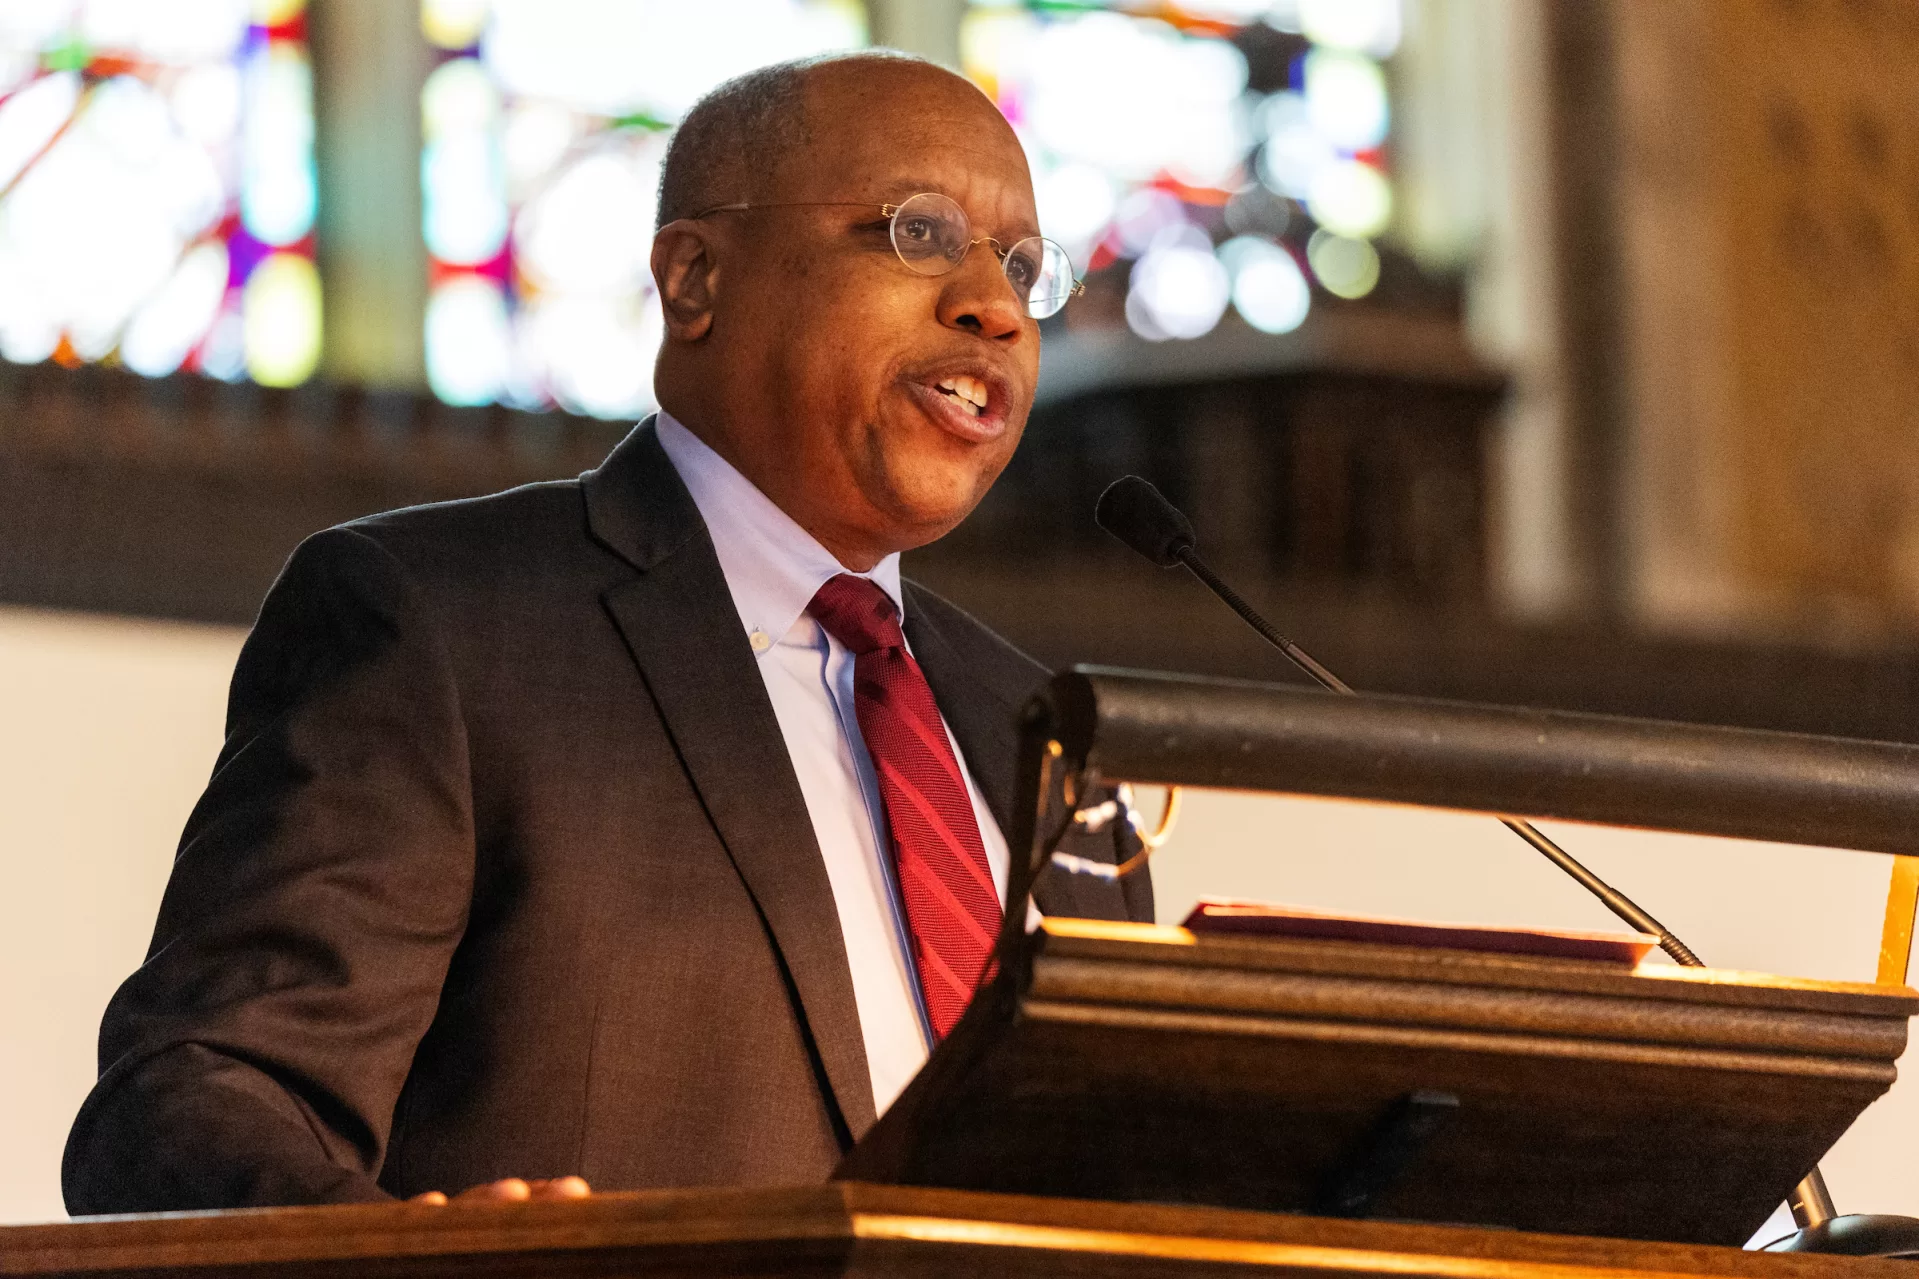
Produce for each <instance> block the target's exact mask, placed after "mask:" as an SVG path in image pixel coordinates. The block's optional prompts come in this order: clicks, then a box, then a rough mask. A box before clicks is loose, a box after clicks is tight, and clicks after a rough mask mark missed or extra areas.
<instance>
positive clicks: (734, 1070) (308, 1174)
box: [65, 54, 1151, 1213]
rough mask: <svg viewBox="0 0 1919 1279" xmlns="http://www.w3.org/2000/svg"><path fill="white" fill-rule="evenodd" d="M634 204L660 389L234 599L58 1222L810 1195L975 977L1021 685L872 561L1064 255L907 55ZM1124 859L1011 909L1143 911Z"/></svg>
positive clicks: (986, 418)
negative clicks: (679, 1188)
mask: <svg viewBox="0 0 1919 1279" xmlns="http://www.w3.org/2000/svg"><path fill="white" fill-rule="evenodd" d="M659 216H660V222H661V227H660V230H659V234H658V237H657V239H656V241H655V246H654V252H653V271H654V276H655V279H656V281H657V283H658V285H659V290H660V295H661V299H662V303H663V306H664V311H665V320H666V340H665V343H664V346H663V348H662V350H661V353H660V356H659V363H658V371H657V378H656V385H657V393H658V398H659V401H660V403H661V405H662V411H661V412H660V414H659V415H658V417H657V418H655V419H652V420H650V421H649V422H646V423H642V424H641V425H640V427H639V428H638V429H636V430H635V431H634V432H633V434H632V435H630V436H628V437H627V439H626V440H625V441H624V442H622V443H621V444H620V446H619V447H618V448H616V449H615V450H614V451H613V453H612V455H611V456H609V457H608V458H607V460H606V462H605V463H604V464H603V465H602V466H600V467H599V468H598V469H597V470H594V471H590V472H588V473H587V474H585V475H584V476H582V477H580V478H579V479H578V480H569V481H564V482H556V483H549V484H538V485H532V486H529V487H526V488H523V489H517V490H514V491H512V492H509V493H504V494H500V495H497V496H494V497H489V498H483V499H478V500H474V501H466V502H453V503H448V504H444V505H440V506H433V507H423V508H418V509H414V510H408V511H401V512H397V513H393V514H388V515H381V516H375V517H372V518H369V519H365V520H360V521H356V522H354V523H352V524H348V525H345V526H342V527H340V528H335V529H330V530H328V531H326V532H323V533H320V534H318V535H316V536H314V537H312V538H310V539H309V540H308V541H307V542H306V543H305V544H303V545H302V546H301V547H300V549H299V550H298V551H297V552H295V554H294V555H293V557H292V559H291V560H290V561H289V563H288V564H287V566H286V568H285V570H284V572H283V573H282V574H281V577H280V580H279V581H278V583H277V584H276V585H275V586H274V588H273V590H272V592H271V593H270V595H269V596H268V598H267V600H266V602H265V604H264V605H263V606H262V609H261V612H260V617H259V620H258V622H257V624H256V626H255V627H254V631H253V634H252V636H251V637H250V638H249V639H248V641H247V644H246V647H245V649H244V650H243V652H242V654H241V657H240V661H239V666H238V669H237V670H236V672H235V674H234V679H233V686H232V691H231V699H230V704H229V709H228V732H227V740H226V745H225V748H224V749H223V750H222V752H221V754H220V758H219V761H218V763H217V764H216V766H215V770H214V774H213V778H212V781H211V782H210V784H209V785H208V787H207V791H206V794H205V796H204V797H203V798H202V799H201V801H200V803H199V805H198V807H197V808H196V809H195V811H194V813H193V815H192V817H191V819H190V820H189V822H188V825H187V828H186V832H185V834H184V836H183V838H182V842H181V846H180V852H179V856H178V860H177V861H176V863H175V867H174V871H173V877H172V881H171V883H170V884H169V886H168V888H167V892H166V897H165V900H164V902H163V904H162V906H161V910H160V916H159V921H158V925H157V928H156V931H155V935H154V939H153V945H152V949H151V951H150V953H149V957H148V960H147V962H146V964H145V965H144V966H143V967H142V968H141V969H140V970H139V971H138V972H137V973H135V974H134V975H133V976H132V977H131V978H129V979H128V981H127V982H126V984H125V985H124V986H123V987H122V988H121V990H120V992H119V993H118V995H117V996H116V997H115V998H114V1000H113V1002H112V1004H111V1006H110V1007H109V1008H108V1011H107V1014H106V1019H105V1024H104V1026H103V1028H102V1033H101V1046H100V1064H101V1076H100V1080H99V1082H98V1084H97V1086H96V1087H95V1089H94V1091H93V1093H92V1095H91V1096H90V1097H89V1098H88V1100H87V1102H86V1104H85V1106H84V1107H83V1108H82V1110H81V1112H80V1115H79V1118H78V1119H77V1120H76V1122H75V1124H74V1128H73V1132H72V1135H71V1137H70V1138H69V1140H68V1145H67V1153H66V1164H65V1187H66V1198H67V1205H68V1207H69V1208H70V1209H71V1210H72V1211H73V1212H75V1213H100V1212H129V1211H155V1210H165V1209H191V1208H214V1207H231V1206H238V1205H248V1204H279V1203H314V1202H338V1201H352V1200H372V1199H380V1198H385V1197H388V1196H422V1195H424V1196H428V1197H431V1198H434V1199H437V1198H438V1197H439V1192H443V1191H444V1192H458V1191H461V1190H462V1188H468V1187H473V1188H477V1189H476V1191H474V1192H473V1193H477V1194H478V1195H480V1196H483V1197H484V1196H493V1197H501V1198H523V1197H526V1196H527V1195H528V1194H529V1193H532V1194H544V1195H567V1194H577V1193H584V1192H585V1186H584V1184H583V1183H582V1182H581V1181H580V1180H579V1179H580V1178H584V1179H585V1180H586V1181H588V1182H591V1183H592V1185H593V1186H595V1187H597V1188H601V1189H626V1188H638V1187H649V1186H675V1185H715V1184H770V1183H781V1182H785V1183H795V1182H805V1181H813V1180H818V1179H821V1178H824V1177H825V1176H827V1175H828V1173H829V1172H830V1171H831V1170H832V1168H833V1166H834V1165H835V1163H836V1162H837V1161H838V1159H839V1158H840V1155H841V1153H842V1152H843V1151H844V1150H845V1149H846V1148H847V1147H848V1146H849V1144H850V1143H851V1142H852V1141H854V1140H856V1139H857V1138H858V1137H859V1136H860V1134H861V1133H862V1132H864V1131H865V1129H866V1128H867V1127H868V1126H870V1125H871V1124H872V1122H873V1120H874V1118H875V1116H876V1114H877V1113H879V1112H880V1111H882V1110H883V1109H884V1108H885V1107H886V1106H887V1105H888V1104H889V1103H890V1102H891V1100H892V1099H893V1097H894V1096H895V1095H896V1094H897V1093H898V1092H899V1090H900V1089H901V1088H902V1087H903V1086H904V1085H905V1083H906V1081H907V1080H908V1079H909V1078H910V1077H911V1076H912V1075H913V1073H914V1072H915V1071H916V1070H917V1069H918V1068H919V1066H920V1064H921V1062H922V1061H923V1060H924V1059H925V1056H926V1054H927V1052H928V1051H929V1048H930V1046H931V1045H932V1044H934V1043H936V1042H937V1041H938V1039H939V1038H940V1037H941V1036H942V1035H943V1034H945V1033H946V1031H947V1030H948V1029H949V1028H950V1027H951V1026H952V1024H953V1022H954V1021H955V1020H956V1019H957V1018H958V1016H959V1014H960V1011H961V1010H962V1009H963V1008H964V1007H965V1004H966V1001H967V999H968V997H969V996H970V992H971V991H972V989H973V987H974V985H975V983H976V982H977V981H978V979H979V976H980V973H981V971H982V969H983V968H984V967H985V965H986V962H987V958H988V953H989V947H990V944H991V939H992V937H993V935H994V931H995V929H996V928H997V923H998V920H999V918H1000V916H1001V911H1002V909H1003V908H1002V900H1001V898H1002V895H1003V894H1004V892H1005V884H1006V869H1007V856H1008V854H1007V848H1006V840H1005V835H1004V832H1005V831H1006V830H1008V829H1010V826H1011V823H1012V820H1013V815H1012V804H1013V792H1014V782H1015V778H1014V770H1015V718H1016V715H1017V712H1018V710H1019V708H1020V706H1021V704H1022V702H1023V701H1024V699H1025V698H1026V697H1027V695H1028V694H1029V693H1030V692H1031V691H1032V690H1033V689H1034V688H1035V687H1036V686H1037V685H1038V684H1039V683H1040V682H1041V680H1042V679H1043V678H1044V676H1045V672H1044V671H1043V670H1041V669H1040V668H1039V667H1038V666H1036V665H1035V664H1034V663H1032V662H1031V661H1029V660H1028V659H1026V658H1025V657H1023V656H1021V655H1020V654H1019V653H1017V652H1015V651H1014V650H1013V649H1012V648H1010V647H1009V646H1008V645H1006V644H1005V643H1004V642H1003V641H1001V640H999V639H998V638H997V637H996V636H994V635H993V634H992V633H991V632H989V631H988V630H986V629H985V628H984V627H982V626H981V625H980V624H979V623H977V622H975V621H973V620H972V619H971V618H969V617H968V616H966V615H965V614H964V613H962V612H960V611H959V610H958V609H956V608H954V607H953V606H952V605H950V604H948V603H946V602H945V601H943V600H941V599H939V598H938V597H937V596H935V595H933V594H931V593H930V592H927V591H925V590H922V589H920V588H918V587H916V586H914V585H912V584H911V583H903V582H902V581H901V579H900V576H899V552H900V551H902V550H905V549H907V548H910V547H915V546H920V545H923V544H925V543H927V542H929V541H932V540H933V539H935V538H937V537H939V536H941V535H942V534H944V533H946V532H947V531H948V530H950V529H951V528H952V527H953V526H954V525H956V524H957V523H959V521H960V520H961V519H963V518H964V517H965V516H966V515H967V513H968V512H970V511H971V510H972V509H973V507H974V505H975V504H976V503H978V501H979V500H980V498H981V496H982V495H983V494H984V493H985V491H986V490H987V488H988V487H989V486H990V485H991V484H992V483H993V481H994V479H995V478H997V477H998V475H999V473H1000V471H1001V469H1002V468H1003V467H1004V466H1005V465H1006V462H1007V459H1008V458H1009V457H1010V456H1011V454H1012V451H1013V449H1014V447H1015V445H1016V444H1017V443H1018V441H1019V437H1020V434H1021V431H1022V430H1023V428H1024V426H1025V422H1026V416H1027V412H1028V409H1029V407H1030V405H1031V403H1032V398H1033V387H1034V382H1035V379H1036V377H1037V374H1038V369H1039V329H1038V325H1037V320H1038V318H1040V317H1043V316H1044V315H1047V314H1050V313H1052V312H1053V311H1056V310H1057V309H1058V308H1059V306H1061V305H1063V304H1064V303H1065V301H1066V298H1067V296H1068V295H1069V293H1070V291H1071V289H1072V287H1073V281H1072V275H1071V270H1070V267H1069V266H1068V265H1067V263H1066V261H1065V255H1064V254H1063V253H1061V252H1060V251H1059V250H1058V247H1057V246H1056V245H1052V244H1051V243H1050V242H1046V241H1042V240H1040V239H1039V238H1038V234H1039V227H1038V225H1037V218H1036V216H1035V212H1034V205H1033V196H1032V186H1031V181H1030V178H1029V175H1028V172H1027V168H1026V162H1025V159H1024V156H1023V154H1022V152H1021V149H1020V146H1019V143H1018V141H1017V140H1016V139H1015V137H1014V135H1013V132H1012V130H1011V129H1010V128H1009V127H1008V126H1007V124H1006V122H1005V121H1004V120H1003V119H1002V118H1001V117H1000V115H999V113H998V112H997V111H996V110H995V109H994V108H993V106H992V104H991V103H990V102H988V100H987V99H986V98H985V97H984V96H983V95H982V94H980V93H979V92H978V91H977V90H976V89H974V88H973V87H972V86H971V85H970V84H968V83H967V82H966V81H964V80H962V79H960V78H959V77H957V76H954V75H951V74H949V73H947V72H945V71H942V70H939V69H937V68H935V67H933V66H931V65H929V64H926V63H923V62H919V61H917V60H912V59H907V58H904V57H893V56H881V55H873V54H867V55H853V56H847V57H840V58H834V59H827V60H820V61H814V62H809V63H799V64H788V65H785V66H781V67H774V68H769V69H767V70H764V71H761V72H757V73H754V74H753V75H750V76H747V77H745V78H743V79H741V80H738V81H735V82H733V83H731V84H730V85H727V86H724V87H723V88H722V89H720V90H718V91H716V92H715V93H714V94H713V95H712V96H710V97H709V98H708V99H707V100H706V101H704V102H703V103H702V104H701V105H700V106H698V107H697V108H695V110H694V111H693V112H692V113H691V114H690V115H689V116H688V117H687V119H686V121H685V122H684V124H683V125H682V127H681V129H680V132H679V134H678V135H677V136H676V138H675V139H674V142H673V146H672V149H671V151H670V153H669V156H668V159H667V162H666V167H665V173H664V177H663V180H662V183H661V204H660V215H659ZM1115 829H1116V830H1120V831H1123V829H1124V827H1123V824H1121V825H1120V826H1117V827H1116V828H1115ZM1122 838H1124V836H1123V835H1118V834H1109V835H1107V836H1105V837H1103V838H1095V837H1092V836H1083V837H1079V839H1078V842H1079V843H1081V844H1083V845H1085V846H1083V847H1079V848H1077V849H1076V850H1075V851H1076V852H1077V853H1079V855H1081V856H1088V857H1099V858H1104V859H1106V860H1111V859H1112V858H1113V857H1114V855H1115V843H1116V841H1118V840H1120V839H1122ZM1101 845H1103V846H1101ZM1124 883H1125V888H1124V889H1123V890H1122V888H1121V887H1120V886H1119V885H1117V884H1115V883H1112V882H1109V881H1106V880H1102V879H1098V878H1094V877H1085V876H1080V877H1073V878H1071V879H1064V878H1062V879H1058V880H1055V881H1054V882H1053V883H1051V884H1050V886H1049V893H1043V894H1042V896H1041V898H1040V901H1039V906H1040V908H1041V909H1042V910H1045V911H1048V912H1051V913H1063V914H1074V915H1088V916H1096V917H1108V918H1125V917H1133V918H1147V917H1150V913H1151V905H1150V891H1149V889H1148V887H1147V885H1146V883H1145V882H1144V877H1143V876H1142V877H1139V879H1138V880H1137V881H1134V880H1128V881H1124ZM522 1179H526V1180H522ZM529 1185H531V1189H529Z"/></svg>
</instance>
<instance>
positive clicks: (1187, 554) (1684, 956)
mask: <svg viewBox="0 0 1919 1279" xmlns="http://www.w3.org/2000/svg"><path fill="white" fill-rule="evenodd" d="M1179 558H1180V562H1181V563H1182V564H1184V565H1186V567H1187V568H1189V569H1191V570H1192V572H1193V576H1194V577H1197V578H1198V579H1199V580H1200V581H1202V582H1204V583H1205V584H1206V589H1207V590H1209V591H1211V592H1212V593H1213V594H1215V595H1217V596H1219V598H1220V599H1222V600H1224V601H1225V602H1226V606H1227V607H1228V608H1230V609H1232V610H1233V611H1234V612H1235V613H1238V614H1239V615H1240V617H1241V618H1242V619H1243V620H1244V621H1245V623H1246V624H1247V625H1248V626H1250V627H1252V628H1253V629H1254V630H1256V631H1258V632H1259V634H1260V636H1261V638H1263V639H1264V640H1265V641H1266V642H1267V643H1268V644H1271V645H1272V646H1273V647H1274V648H1276V649H1278V650H1279V651H1280V652H1282V653H1284V654H1286V656H1287V657H1289V658H1290V659H1292V662H1293V664H1294V665H1295V666H1297V667H1299V669H1301V670H1302V671H1305V672H1306V673H1307V674H1308V675H1310V676H1312V678H1313V680H1314V681H1315V682H1316V683H1318V684H1319V686H1320V687H1321V688H1325V689H1328V690H1330V691H1332V692H1335V693H1342V694H1344V695H1346V696H1348V697H1354V696H1357V694H1356V693H1354V692H1353V689H1352V686H1351V685H1349V684H1347V683H1346V681H1345V680H1342V679H1341V678H1339V676H1337V675H1335V674H1333V673H1332V672H1331V671H1329V670H1327V669H1326V668H1325V667H1324V666H1321V665H1320V664H1319V662H1318V661H1317V660H1316V659H1315V658H1314V657H1313V655H1312V654H1310V653H1308V652H1307V651H1306V650H1305V649H1303V648H1301V647H1300V646H1299V645H1297V644H1295V643H1293V642H1292V641H1291V640H1289V639H1287V638H1286V637H1285V636H1284V635H1281V634H1280V633H1279V632H1278V631H1276V630H1274V629H1273V627H1272V624H1271V623H1270V622H1268V621H1267V620H1266V619H1265V618H1263V617H1261V616H1260V615H1259V613H1258V612H1257V611H1256V610H1255V609H1254V608H1253V606H1252V605H1251V604H1248V603H1247V602H1246V601H1245V600H1243V599H1241V598H1240V595H1239V592H1238V591H1235V590H1234V589H1233V588H1232V587H1230V586H1228V585H1227V584H1226V583H1225V582H1224V581H1223V580H1222V579H1221V578H1220V576H1219V574H1217V573H1215V572H1213V570H1212V569H1211V568H1209V567H1207V564H1206V561H1205V560H1202V559H1201V558H1200V557H1199V552H1198V551H1196V550H1194V549H1193V547H1192V546H1191V544H1188V545H1186V546H1182V547H1180V548H1179ZM1499 820H1500V822H1501V823H1502V824H1503V825H1504V826H1505V827H1506V829H1507V830H1509V831H1511V832H1512V833H1513V834H1515V835H1517V836H1519V837H1520V838H1521V839H1523V840H1525V841H1526V842H1527V843H1528V844H1531V845H1532V846H1533V847H1534V848H1535V849H1537V850H1538V851H1539V852H1541V853H1543V854H1545V856H1546V858H1547V860H1549V861H1551V862H1552V863H1553V865H1555V866H1557V867H1559V869H1561V870H1563V871H1565V872H1566V873H1567V874H1568V875H1570V876H1572V877H1573V878H1574V879H1575V880H1577V881H1578V882H1579V884H1580V885H1581V886H1582V887H1583V888H1585V890H1586V891H1587V892H1589V893H1591V894H1592V895H1593V896H1594V897H1597V898H1598V899H1599V900H1600V902H1601V903H1602V904H1603V905H1604V906H1605V907H1606V909H1607V910H1610V911H1611V912H1612V913H1613V914H1615V915H1617V916H1619V918H1621V919H1623V920H1624V921H1626V923H1628V924H1631V925H1632V927H1633V929H1634V930H1635V931H1637V932H1642V933H1646V934H1648V935H1650V936H1653V937H1657V938H1658V939H1659V948H1660V949H1661V950H1663V951H1665V952H1666V953H1667V954H1668V955H1670V956H1672V958H1673V962H1675V963H1678V964H1682V965H1684V966H1685V967H1687V968H1704V967H1705V966H1706V965H1705V962H1704V961H1703V960H1701V959H1700V958H1699V956H1697V955H1695V954H1693V952H1692V948H1691V947H1690V946H1688V945H1686V943H1685V942H1682V941H1680V940H1679V939H1678V938H1677V937H1675V936H1673V934H1672V930H1671V929H1669V928H1667V927H1666V926H1665V925H1664V924H1662V923H1660V922H1659V921H1658V920H1656V919H1654V918H1653V917H1652V916H1651V915H1649V914H1647V913H1646V912H1645V911H1644V910H1641V909H1640V908H1639V906H1638V905H1637V904H1636V903H1634V901H1633V900H1632V899H1631V898H1630V897H1627V896H1626V895H1625V894H1624V893H1622V892H1620V891H1619V890H1618V889H1616V888H1614V887H1613V886H1612V885H1611V884H1608V883H1607V882H1606V881H1605V880H1603V879H1601V878H1599V876H1597V875H1595V874H1593V873H1592V872H1591V871H1590V870H1587V869H1586V867H1585V866H1584V865H1582V864H1581V863H1580V861H1579V859H1578V858H1576V857H1574V856H1573V855H1572V854H1571V853H1569V852H1567V851H1566V850H1565V849H1563V848H1561V847H1560V846H1559V845H1558V844H1556V843H1554V842H1553V841H1552V840H1551V839H1549V838H1547V836H1546V835H1545V833H1544V832H1542V831H1541V830H1540V829H1539V828H1538V827H1537V826H1534V825H1533V824H1532V823H1531V822H1529V821H1527V820H1525V819H1524V818H1522V817H1501V818H1500V819H1499Z"/></svg>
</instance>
